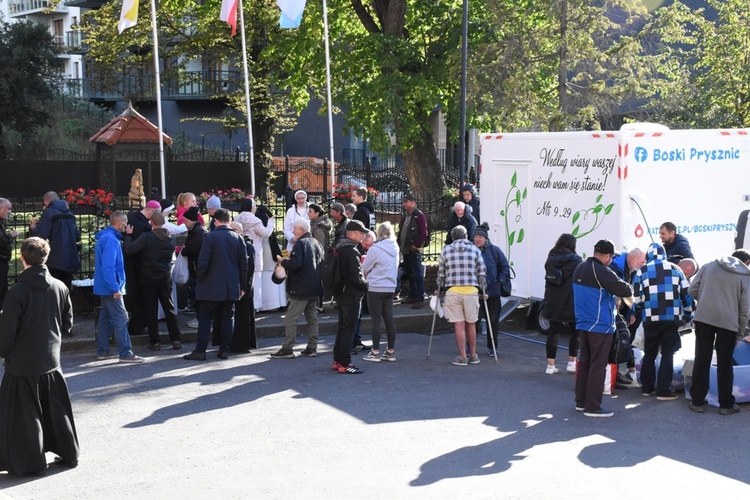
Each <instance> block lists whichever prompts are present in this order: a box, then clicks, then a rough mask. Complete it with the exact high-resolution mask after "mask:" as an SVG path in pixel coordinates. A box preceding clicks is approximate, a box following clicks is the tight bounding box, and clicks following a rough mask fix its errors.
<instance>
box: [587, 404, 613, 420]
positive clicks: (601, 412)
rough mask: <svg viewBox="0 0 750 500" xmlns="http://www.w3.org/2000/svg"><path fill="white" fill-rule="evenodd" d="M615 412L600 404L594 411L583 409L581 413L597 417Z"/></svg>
mask: <svg viewBox="0 0 750 500" xmlns="http://www.w3.org/2000/svg"><path fill="white" fill-rule="evenodd" d="M614 414H615V412H613V411H609V410H605V409H604V408H602V407H601V406H600V407H599V409H598V410H594V411H586V410H584V411H583V415H584V416H586V417H597V418H605V417H611V416H613V415H614Z"/></svg>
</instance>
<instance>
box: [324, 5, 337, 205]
mask: <svg viewBox="0 0 750 500" xmlns="http://www.w3.org/2000/svg"><path fill="white" fill-rule="evenodd" d="M323 30H324V34H325V47H326V98H327V99H328V147H329V148H330V153H329V156H330V157H331V192H333V185H334V184H335V183H336V172H335V168H334V165H335V164H336V162H335V160H334V158H333V103H332V102H331V56H330V53H329V51H328V7H327V5H326V0H323Z"/></svg>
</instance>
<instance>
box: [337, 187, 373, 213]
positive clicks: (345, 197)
mask: <svg viewBox="0 0 750 500" xmlns="http://www.w3.org/2000/svg"><path fill="white" fill-rule="evenodd" d="M358 187H359V186H353V185H348V186H347V185H346V184H334V185H333V201H334V202H338V203H343V204H344V205H346V204H347V203H351V202H352V191H354V190H355V189H357V188H358ZM366 189H367V201H369V202H370V203H372V206H373V207H376V206H377V205H378V194H379V193H378V191H377V190H376V189H375V188H371V187H370V186H367V188H366Z"/></svg>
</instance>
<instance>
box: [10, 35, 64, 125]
mask: <svg viewBox="0 0 750 500" xmlns="http://www.w3.org/2000/svg"><path fill="white" fill-rule="evenodd" d="M56 66H57V51H56V48H55V45H54V43H53V40H52V35H50V34H49V33H48V32H47V27H46V26H43V25H40V24H36V23H32V22H30V21H22V22H16V23H6V22H4V21H0V102H2V103H3V105H2V106H0V138H1V137H2V135H3V129H4V128H9V129H13V130H14V131H15V132H17V133H19V134H21V135H30V134H31V133H32V132H33V130H34V129H35V128H37V127H40V126H44V125H47V124H48V123H49V122H50V116H51V115H50V112H49V103H50V101H51V100H52V99H53V98H54V97H55V91H56V89H57V83H58V81H59V76H58V74H57V71H56Z"/></svg>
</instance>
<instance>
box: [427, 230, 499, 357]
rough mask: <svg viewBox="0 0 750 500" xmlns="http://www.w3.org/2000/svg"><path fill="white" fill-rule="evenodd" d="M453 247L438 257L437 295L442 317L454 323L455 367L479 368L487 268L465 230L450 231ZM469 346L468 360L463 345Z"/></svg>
mask: <svg viewBox="0 0 750 500" xmlns="http://www.w3.org/2000/svg"><path fill="white" fill-rule="evenodd" d="M451 238H453V243H451V244H450V245H446V246H445V247H444V248H443V251H442V252H441V253H440V260H439V262H438V275H437V285H438V289H437V293H438V295H439V296H440V297H441V298H443V297H444V299H445V305H444V308H445V317H446V318H447V319H448V321H449V322H451V323H453V327H454V328H455V335H456V344H457V345H458V356H457V357H456V359H454V360H453V364H454V365H457V366H466V365H469V364H472V365H477V364H479V355H477V328H476V323H477V319H479V290H480V289H481V290H486V288H487V280H486V277H487V267H486V266H485V264H484V259H483V258H482V254H481V252H480V250H479V248H477V247H476V245H474V244H472V243H471V242H470V241H469V240H468V239H467V233H466V228H465V227H463V226H456V227H454V228H453V229H452V230H451ZM467 341H468V344H469V352H468V356H467V352H466V344H467Z"/></svg>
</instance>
